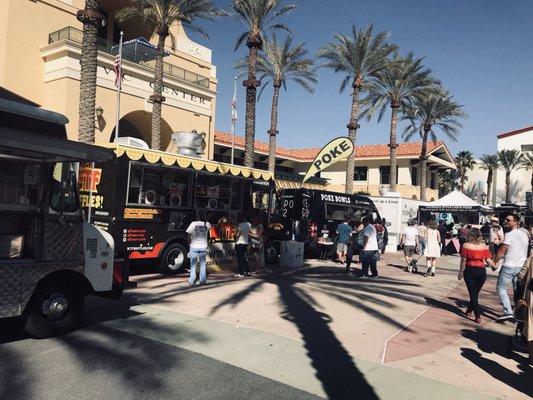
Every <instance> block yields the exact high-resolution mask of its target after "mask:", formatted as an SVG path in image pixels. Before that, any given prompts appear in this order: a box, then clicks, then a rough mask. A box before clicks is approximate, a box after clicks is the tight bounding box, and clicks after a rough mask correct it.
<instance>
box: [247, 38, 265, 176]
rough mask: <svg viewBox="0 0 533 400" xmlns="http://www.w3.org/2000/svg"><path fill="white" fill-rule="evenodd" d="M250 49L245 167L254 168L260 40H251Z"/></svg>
mask: <svg viewBox="0 0 533 400" xmlns="http://www.w3.org/2000/svg"><path fill="white" fill-rule="evenodd" d="M246 45H247V46H248V48H249V49H250V51H249V54H248V79H247V80H246V81H244V82H243V84H244V86H246V116H245V118H246V121H245V124H244V125H245V127H244V128H245V129H244V131H245V132H244V166H245V167H248V168H253V166H254V142H255V103H256V96H257V86H258V83H259V82H258V81H257V80H256V67H257V53H258V52H259V49H260V47H261V41H260V39H256V40H252V39H249V40H248V42H247V43H246Z"/></svg>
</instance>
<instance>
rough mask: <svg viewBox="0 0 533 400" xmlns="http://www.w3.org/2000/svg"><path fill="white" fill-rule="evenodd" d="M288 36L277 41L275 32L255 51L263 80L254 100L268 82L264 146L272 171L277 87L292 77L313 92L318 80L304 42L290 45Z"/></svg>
mask: <svg viewBox="0 0 533 400" xmlns="http://www.w3.org/2000/svg"><path fill="white" fill-rule="evenodd" d="M292 40H293V38H292V36H287V38H286V39H285V42H284V43H279V42H278V40H277V38H276V36H273V38H272V40H267V41H265V43H264V44H263V52H261V53H259V54H258V58H257V73H258V75H259V81H260V82H261V83H262V84H263V86H262V87H261V90H260V91H259V95H258V100H259V98H260V97H261V94H262V93H263V90H264V89H265V88H266V87H267V86H268V84H269V83H272V86H273V88H274V91H273V94H272V108H271V111H270V130H269V131H268V134H269V147H268V170H269V171H270V172H272V173H274V169H275V166H276V136H277V134H278V133H279V132H278V101H279V94H280V91H281V88H282V87H283V88H284V89H285V90H287V81H290V80H292V81H294V82H296V83H297V84H299V85H300V86H301V87H303V88H304V89H305V90H307V91H308V92H309V93H314V89H313V84H315V83H317V82H318V78H317V75H316V69H315V68H314V60H313V59H311V58H306V55H307V50H306V49H305V45H304V44H303V43H302V44H299V45H297V46H294V47H291V46H292ZM247 67H248V59H247V57H246V58H244V59H242V60H240V61H239V62H238V63H237V69H239V70H241V71H245V70H247Z"/></svg>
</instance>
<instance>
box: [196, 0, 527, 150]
mask: <svg viewBox="0 0 533 400" xmlns="http://www.w3.org/2000/svg"><path fill="white" fill-rule="evenodd" d="M215 3H216V4H217V6H219V7H222V8H228V7H229V3H230V1H229V0H215ZM293 3H294V4H297V5H298V9H297V10H295V11H294V12H293V13H291V14H290V15H288V16H286V17H284V18H283V22H285V23H286V24H287V25H289V26H290V27H291V29H292V30H293V32H294V35H295V43H300V42H305V43H306V45H307V47H308V49H309V51H310V54H312V55H314V53H315V52H316V50H317V49H318V48H319V47H321V46H322V45H323V44H325V43H326V42H327V41H329V40H331V35H332V34H333V33H335V32H346V33H348V32H349V30H350V27H351V23H352V22H353V23H354V24H355V25H356V26H357V27H366V26H367V25H368V24H370V23H374V25H375V26H376V29H378V30H387V31H389V32H390V34H391V36H390V41H391V42H394V43H396V44H397V45H398V46H399V48H400V51H401V52H402V53H403V54H405V53H407V52H409V51H414V52H415V54H416V55H417V56H424V57H425V63H426V65H427V66H428V67H430V68H431V69H432V70H433V73H434V75H435V76H436V77H437V78H438V79H440V80H441V81H442V82H443V84H444V85H445V86H446V87H447V88H448V89H449V90H450V91H451V92H452V93H453V94H454V96H455V98H456V100H457V101H458V102H459V103H460V104H463V105H464V106H465V107H464V109H465V111H466V112H467V113H468V114H469V118H468V119H467V120H465V121H464V128H463V129H462V132H461V135H460V138H459V141H458V142H457V143H450V141H449V140H447V141H446V142H447V144H448V145H449V147H450V149H451V150H452V152H457V151H459V150H470V151H472V152H473V153H474V154H476V155H481V154H483V153H490V152H495V151H496V135H497V134H498V133H501V132H504V131H508V130H513V129H517V128H520V127H523V126H526V125H531V124H533V101H532V93H533V43H532V42H533V24H532V23H531V16H532V15H533V1H530V0H513V1H501V0H468V1H464V0H445V1H442V0H401V1H399V0H365V1H362V0H360V1H357V0H355V1H354V0H352V1H350V0H294V1H293ZM202 25H203V26H204V27H205V29H206V30H207V31H208V33H209V34H210V37H211V38H210V40H204V39H201V38H199V37H198V36H197V35H194V34H192V35H191V37H192V38H193V39H194V40H197V41H198V42H200V43H202V44H204V45H206V46H208V47H209V48H211V49H212V51H213V62H214V64H215V65H216V66H217V69H218V71H217V74H218V81H219V86H218V96H217V110H216V127H217V129H220V130H225V131H229V128H230V116H231V111H230V110H231V98H232V95H233V76H234V75H235V71H234V69H233V65H234V63H235V61H236V60H237V59H238V58H239V57H242V56H243V55H244V54H245V53H246V50H247V48H246V47H245V46H243V47H242V48H241V49H239V50H238V51H237V52H233V45H234V42H235V39H236V37H237V36H238V35H239V33H240V32H242V31H243V30H244V29H243V27H242V26H241V25H240V23H239V22H238V21H236V20H233V19H230V18H224V19H221V20H218V21H215V22H213V23H211V22H206V23H202ZM282 35H283V33H278V36H282ZM318 62H319V63H320V60H318ZM319 79H320V81H319V83H318V85H317V86H316V92H315V94H314V95H310V94H308V93H307V92H305V91H304V90H303V89H301V88H300V87H298V86H297V85H295V84H294V83H292V84H289V85H288V87H287V91H286V92H282V94H281V98H280V112H279V127H278V129H279V132H280V134H279V136H278V143H279V144H280V145H281V146H285V147H291V148H300V147H311V146H316V147H319V146H322V145H324V144H325V143H327V142H328V141H329V140H330V139H331V138H333V137H336V136H341V135H346V133H347V130H346V123H347V122H348V117H349V109H350V98H349V96H348V92H345V93H343V94H339V85H340V82H341V79H342V78H341V76H340V75H336V74H334V73H333V72H331V71H329V70H326V69H321V70H320V71H319ZM237 90H238V93H237V98H238V112H239V121H238V126H237V132H238V133H239V134H240V135H243V133H244V107H245V104H244V98H245V88H244V87H243V86H242V83H240V82H239V84H238V86H237ZM270 99H271V90H270V89H267V90H265V92H264V93H263V96H262V98H261V100H260V102H259V104H258V106H257V125H256V137H257V138H258V139H260V140H267V134H266V132H267V130H268V129H269V118H270ZM389 118H390V117H389V116H388V115H387V116H385V117H384V119H383V121H382V122H381V123H379V124H378V123H377V122H375V121H372V122H370V123H367V122H364V123H361V128H360V129H359V131H358V137H357V143H358V144H372V143H386V142H388V135H389V133H388V129H389ZM399 131H401V127H400V129H399Z"/></svg>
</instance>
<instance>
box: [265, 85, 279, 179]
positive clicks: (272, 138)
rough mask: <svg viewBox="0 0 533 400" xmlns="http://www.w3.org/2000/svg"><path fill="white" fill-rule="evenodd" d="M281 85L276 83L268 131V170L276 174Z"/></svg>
mask: <svg viewBox="0 0 533 400" xmlns="http://www.w3.org/2000/svg"><path fill="white" fill-rule="evenodd" d="M280 89H281V85H278V84H275V85H274V93H273V94H272V108H271V109H270V130H269V131H268V134H269V140H268V170H269V171H270V172H271V173H272V174H274V172H275V169H276V136H277V134H278V100H279V91H280Z"/></svg>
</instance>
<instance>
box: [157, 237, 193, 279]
mask: <svg viewBox="0 0 533 400" xmlns="http://www.w3.org/2000/svg"><path fill="white" fill-rule="evenodd" d="M188 261H189V260H188V258H187V249H186V248H185V246H184V245H182V244H181V243H171V244H169V245H168V246H167V248H166V249H165V251H164V252H163V256H162V257H161V262H160V264H159V272H161V273H162V274H165V275H175V274H179V273H181V272H183V271H185V267H186V266H187V264H188Z"/></svg>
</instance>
